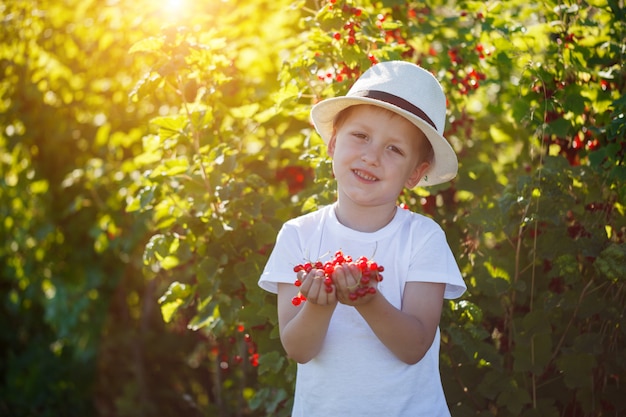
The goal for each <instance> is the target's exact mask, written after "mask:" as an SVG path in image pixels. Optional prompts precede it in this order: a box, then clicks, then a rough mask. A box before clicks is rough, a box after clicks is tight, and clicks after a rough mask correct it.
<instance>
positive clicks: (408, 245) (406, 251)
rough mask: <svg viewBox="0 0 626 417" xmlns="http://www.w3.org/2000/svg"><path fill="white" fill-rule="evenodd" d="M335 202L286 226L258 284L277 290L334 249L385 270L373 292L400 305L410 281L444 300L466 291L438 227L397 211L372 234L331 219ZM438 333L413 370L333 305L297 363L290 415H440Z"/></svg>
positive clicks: (354, 316)
mask: <svg viewBox="0 0 626 417" xmlns="http://www.w3.org/2000/svg"><path fill="white" fill-rule="evenodd" d="M334 207H335V206H334V205H330V206H327V207H324V208H322V209H320V210H318V211H315V212H313V213H309V214H306V215H303V216H301V217H298V218H295V219H292V220H290V221H288V222H286V223H285V224H284V225H283V227H282V229H281V230H280V232H279V234H278V237H277V240H276V245H275V247H274V250H273V251H272V254H271V255H270V258H269V260H268V263H267V265H266V266H265V269H264V271H263V274H262V275H261V278H260V280H259V285H260V286H261V288H263V289H265V290H267V291H270V292H273V293H276V292H277V291H278V283H293V282H294V281H295V278H296V274H295V273H294V272H293V267H294V266H295V265H297V264H300V263H303V262H306V261H317V260H318V259H319V260H321V261H322V262H324V261H326V260H329V259H330V258H332V257H333V256H334V254H335V252H336V251H337V250H342V251H343V252H344V254H346V255H350V256H352V257H353V258H354V259H357V258H359V257H360V256H366V257H367V258H369V259H372V260H374V261H376V262H377V263H378V264H379V265H382V266H384V268H385V270H384V272H383V273H382V275H383V277H384V278H383V281H382V282H380V283H379V284H378V290H379V292H380V293H381V294H382V295H384V296H385V298H386V299H387V300H388V301H389V302H390V303H391V304H393V305H394V306H395V307H396V308H398V309H400V308H401V302H402V294H403V292H404V286H405V283H406V282H409V281H423V282H437V283H444V284H446V288H445V293H444V297H445V298H447V299H452V298H457V297H460V296H461V295H462V294H463V292H464V291H465V289H466V286H465V283H464V282H463V278H462V277H461V273H460V272H459V268H458V266H457V263H456V261H455V259H454V256H453V254H452V252H451V250H450V247H449V245H448V243H447V241H446V237H445V234H444V232H443V230H442V229H441V227H440V226H439V225H438V224H437V223H435V222H434V221H433V220H432V219H430V218H428V217H425V216H422V215H420V214H417V213H413V212H410V211H408V210H402V209H398V210H397V211H396V215H395V217H394V218H393V220H392V221H391V222H390V223H389V224H388V225H387V226H385V227H383V228H382V229H380V230H378V231H376V232H373V233H364V232H359V231H356V230H353V229H350V228H348V227H346V226H344V225H342V224H341V223H339V221H338V220H337V218H336V216H335V210H334ZM439 339H440V335H439V330H437V334H436V335H435V339H434V341H433V344H432V345H431V347H430V349H429V350H428V352H427V353H426V355H425V356H424V358H423V359H422V360H421V361H420V362H418V363H417V364H415V365H408V364H406V363H404V362H402V361H400V360H399V359H397V358H396V357H395V356H394V355H393V354H392V353H391V351H389V350H388V349H387V348H386V347H385V346H384V345H383V344H382V342H381V341H380V340H379V339H378V338H377V337H376V335H375V334H374V332H373V331H372V330H371V328H370V327H369V326H368V325H367V323H366V322H365V320H364V319H363V318H362V317H361V316H360V315H359V313H358V312H357V311H356V309H355V308H353V307H350V306H346V305H343V304H338V305H337V308H336V309H335V312H334V313H333V317H332V319H331V322H330V325H329V328H328V333H327V335H326V340H325V341H324V345H323V347H322V350H321V351H320V353H319V354H318V355H317V356H316V357H315V358H314V359H312V360H311V361H309V362H307V363H306V364H298V374H297V378H296V392H295V398H294V407H293V413H292V417H334V416H337V417H345V416H358V417H366V416H375V417H381V416H384V417H420V416H423V417H443V416H449V415H450V412H449V410H448V406H447V403H446V400H445V396H444V393H443V388H442V386H441V378H440V374H439V343H440V340H439Z"/></svg>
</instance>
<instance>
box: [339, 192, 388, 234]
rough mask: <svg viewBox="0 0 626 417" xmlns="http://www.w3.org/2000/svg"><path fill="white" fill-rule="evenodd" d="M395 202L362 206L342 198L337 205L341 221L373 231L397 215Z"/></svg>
mask: <svg viewBox="0 0 626 417" xmlns="http://www.w3.org/2000/svg"><path fill="white" fill-rule="evenodd" d="M396 210H397V207H396V205H395V204H392V205H390V204H387V205H383V206H360V205H355V204H351V203H345V202H342V201H341V200H338V201H337V204H336V205H335V216H336V217H337V220H339V223H341V224H343V225H344V226H346V227H349V228H350V229H353V230H357V231H359V232H366V233H372V232H375V231H377V230H380V229H382V228H383V227H385V226H387V225H388V224H389V223H390V222H391V221H392V220H393V218H394V217H395V215H396Z"/></svg>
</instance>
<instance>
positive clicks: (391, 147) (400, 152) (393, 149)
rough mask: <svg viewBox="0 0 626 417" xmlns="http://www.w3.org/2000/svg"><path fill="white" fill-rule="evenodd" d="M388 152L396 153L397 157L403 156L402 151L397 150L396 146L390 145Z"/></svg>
mask: <svg viewBox="0 0 626 417" xmlns="http://www.w3.org/2000/svg"><path fill="white" fill-rule="evenodd" d="M389 150H390V151H393V152H395V153H397V154H398V155H404V152H402V149H400V148H398V147H397V146H394V145H390V146H389Z"/></svg>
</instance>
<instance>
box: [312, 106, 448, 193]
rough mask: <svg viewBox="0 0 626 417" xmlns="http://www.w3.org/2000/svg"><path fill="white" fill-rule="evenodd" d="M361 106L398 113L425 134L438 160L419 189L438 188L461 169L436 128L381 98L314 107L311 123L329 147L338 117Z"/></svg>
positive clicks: (421, 181) (422, 179)
mask: <svg viewBox="0 0 626 417" xmlns="http://www.w3.org/2000/svg"><path fill="white" fill-rule="evenodd" d="M358 104H370V105H374V106H377V107H382V108H384V109H387V110H390V111H392V112H394V113H397V114H399V115H400V116H402V117H404V118H405V119H407V120H409V121H410V122H411V123H413V124H414V125H415V126H417V127H418V128H419V129H420V130H421V131H422V132H423V133H424V135H425V136H426V138H427V139H428V141H429V142H430V144H431V146H432V147H433V154H434V157H433V161H432V162H431V164H430V167H429V169H428V170H427V171H426V172H425V173H424V176H422V178H421V179H420V181H419V183H418V184H417V185H416V187H426V186H431V185H437V184H441V183H444V182H448V181H450V180H452V179H453V178H454V177H456V174H457V172H458V166H459V163H458V160H457V157H456V153H455V152H454V149H452V146H450V144H449V143H448V141H447V140H446V139H445V138H444V137H443V136H442V135H440V134H439V132H437V130H435V128H434V127H432V126H431V125H430V124H429V123H427V122H426V121H424V120H423V119H421V118H419V117H417V116H416V115H414V114H413V113H411V112H408V111H406V110H404V109H401V108H399V107H397V106H395V105H393V104H390V103H387V102H384V101H380V100H377V99H373V98H368V97H350V96H345V97H334V98H329V99H326V100H324V101H321V102H319V103H317V104H316V105H315V106H313V108H312V109H311V120H312V122H313V125H314V126H315V129H316V130H317V133H319V135H320V137H321V138H322V140H323V141H324V143H326V144H328V142H329V141H330V138H331V137H332V134H333V124H334V120H335V117H336V116H337V114H339V112H341V111H342V110H344V109H346V108H348V107H351V106H355V105H358Z"/></svg>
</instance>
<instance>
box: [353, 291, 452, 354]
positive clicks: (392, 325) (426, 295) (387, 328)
mask: <svg viewBox="0 0 626 417" xmlns="http://www.w3.org/2000/svg"><path fill="white" fill-rule="evenodd" d="M444 290H445V284H440V283H431V282H408V283H407V284H406V286H405V289H404V296H403V298H402V310H398V309H397V308H395V307H394V306H393V305H391V304H390V303H389V301H387V299H386V298H385V297H383V295H382V294H380V292H377V293H376V294H374V295H373V297H372V299H371V301H370V302H368V303H366V304H363V305H358V306H355V307H356V309H357V310H358V311H359V313H360V314H361V316H362V317H363V318H364V319H365V321H367V323H368V324H369V326H370V327H371V328H372V330H373V331H374V333H375V334H376V336H377V337H378V339H380V341H381V342H383V344H384V345H385V346H387V348H388V349H389V350H391V352H392V353H393V354H394V355H395V356H396V357H397V358H398V359H400V360H401V361H403V362H406V363H408V364H414V363H417V362H419V361H420V360H421V359H422V358H423V357H424V355H425V354H426V352H427V351H428V349H430V346H431V345H432V343H433V340H434V338H435V334H436V332H437V326H439V320H440V317H441V309H442V306H443V293H444Z"/></svg>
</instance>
